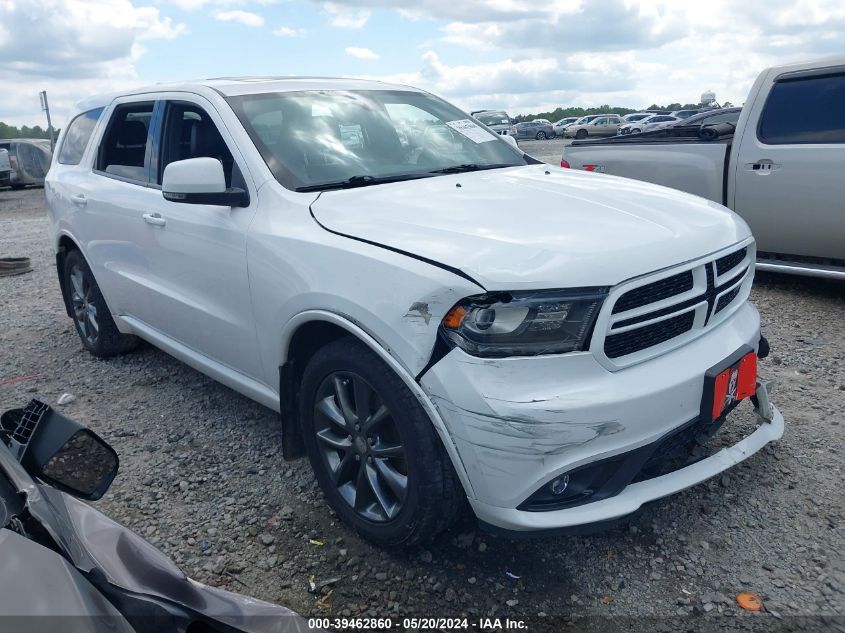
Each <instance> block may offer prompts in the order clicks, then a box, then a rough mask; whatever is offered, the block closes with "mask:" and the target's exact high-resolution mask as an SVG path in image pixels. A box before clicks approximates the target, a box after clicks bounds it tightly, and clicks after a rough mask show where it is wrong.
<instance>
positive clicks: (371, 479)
mask: <svg viewBox="0 0 845 633" xmlns="http://www.w3.org/2000/svg"><path fill="white" fill-rule="evenodd" d="M365 472H366V475H367V483H368V484H369V485H370V491H371V492H372V493H373V497H375V500H376V501H377V502H378V504H379V506H380V507H381V510H382V512H384V515H385V516H386V517H387V518H388V519H391V518H393V515H394V512H395V509H396V507H397V505H398V504H396V503H395V502H393V501H391V500H390V499H389V493H388V492H387V490H385V489H384V488H383V487H382V484H381V481H380V480H379V476H378V473H377V472H376V469H375V467H374V466H373V465H371V464H367V466H366V471H365Z"/></svg>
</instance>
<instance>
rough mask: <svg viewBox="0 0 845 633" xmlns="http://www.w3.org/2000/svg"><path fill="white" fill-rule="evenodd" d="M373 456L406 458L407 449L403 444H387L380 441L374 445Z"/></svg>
mask: <svg viewBox="0 0 845 633" xmlns="http://www.w3.org/2000/svg"><path fill="white" fill-rule="evenodd" d="M372 453H373V456H375V457H402V458H404V457H405V448H404V447H403V446H402V445H401V444H387V443H385V442H382V441H381V440H378V441H377V442H376V443H375V444H373V448H372Z"/></svg>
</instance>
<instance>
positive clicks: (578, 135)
mask: <svg viewBox="0 0 845 633" xmlns="http://www.w3.org/2000/svg"><path fill="white" fill-rule="evenodd" d="M575 138H577V139H583V138H587V130H578V131H577V132H576V133H575Z"/></svg>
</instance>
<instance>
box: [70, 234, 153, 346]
mask: <svg viewBox="0 0 845 633" xmlns="http://www.w3.org/2000/svg"><path fill="white" fill-rule="evenodd" d="M62 272H63V274H64V289H65V293H66V294H67V297H66V300H67V303H68V306H70V311H71V314H72V315H73V324H74V325H75V326H76V333H77V334H79V339H80V340H81V341H82V345H83V347H85V349H87V350H88V351H89V352H91V354H93V355H94V356H96V357H97V358H108V357H110V356H116V355H118V354H123V353H125V352H128V351H130V350H132V349H134V348H135V347H137V346H138V338H137V337H135V336H132V335H131V334H122V333H121V332H120V331H119V330H118V329H117V325H115V322H114V319H112V316H111V313H110V312H109V309H108V306H107V305H106V301H105V299H103V294H102V293H101V292H100V287H99V286H98V285H97V282H96V280H95V279H94V275H93V273H92V272H91V269H90V268H89V267H88V262H86V261H85V258H84V257H83V256H82V253H80V252H79V251H78V250H72V251H70V252H68V254H67V255H65V259H64V266H62Z"/></svg>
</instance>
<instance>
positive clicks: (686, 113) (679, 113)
mask: <svg viewBox="0 0 845 633" xmlns="http://www.w3.org/2000/svg"><path fill="white" fill-rule="evenodd" d="M699 112H701V110H675V111H674V112H670V113H669V114H671V115H672V116H674V117H677V118H679V119H686V118H688V117H691V116H692V115H694V114H698V113H699Z"/></svg>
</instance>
